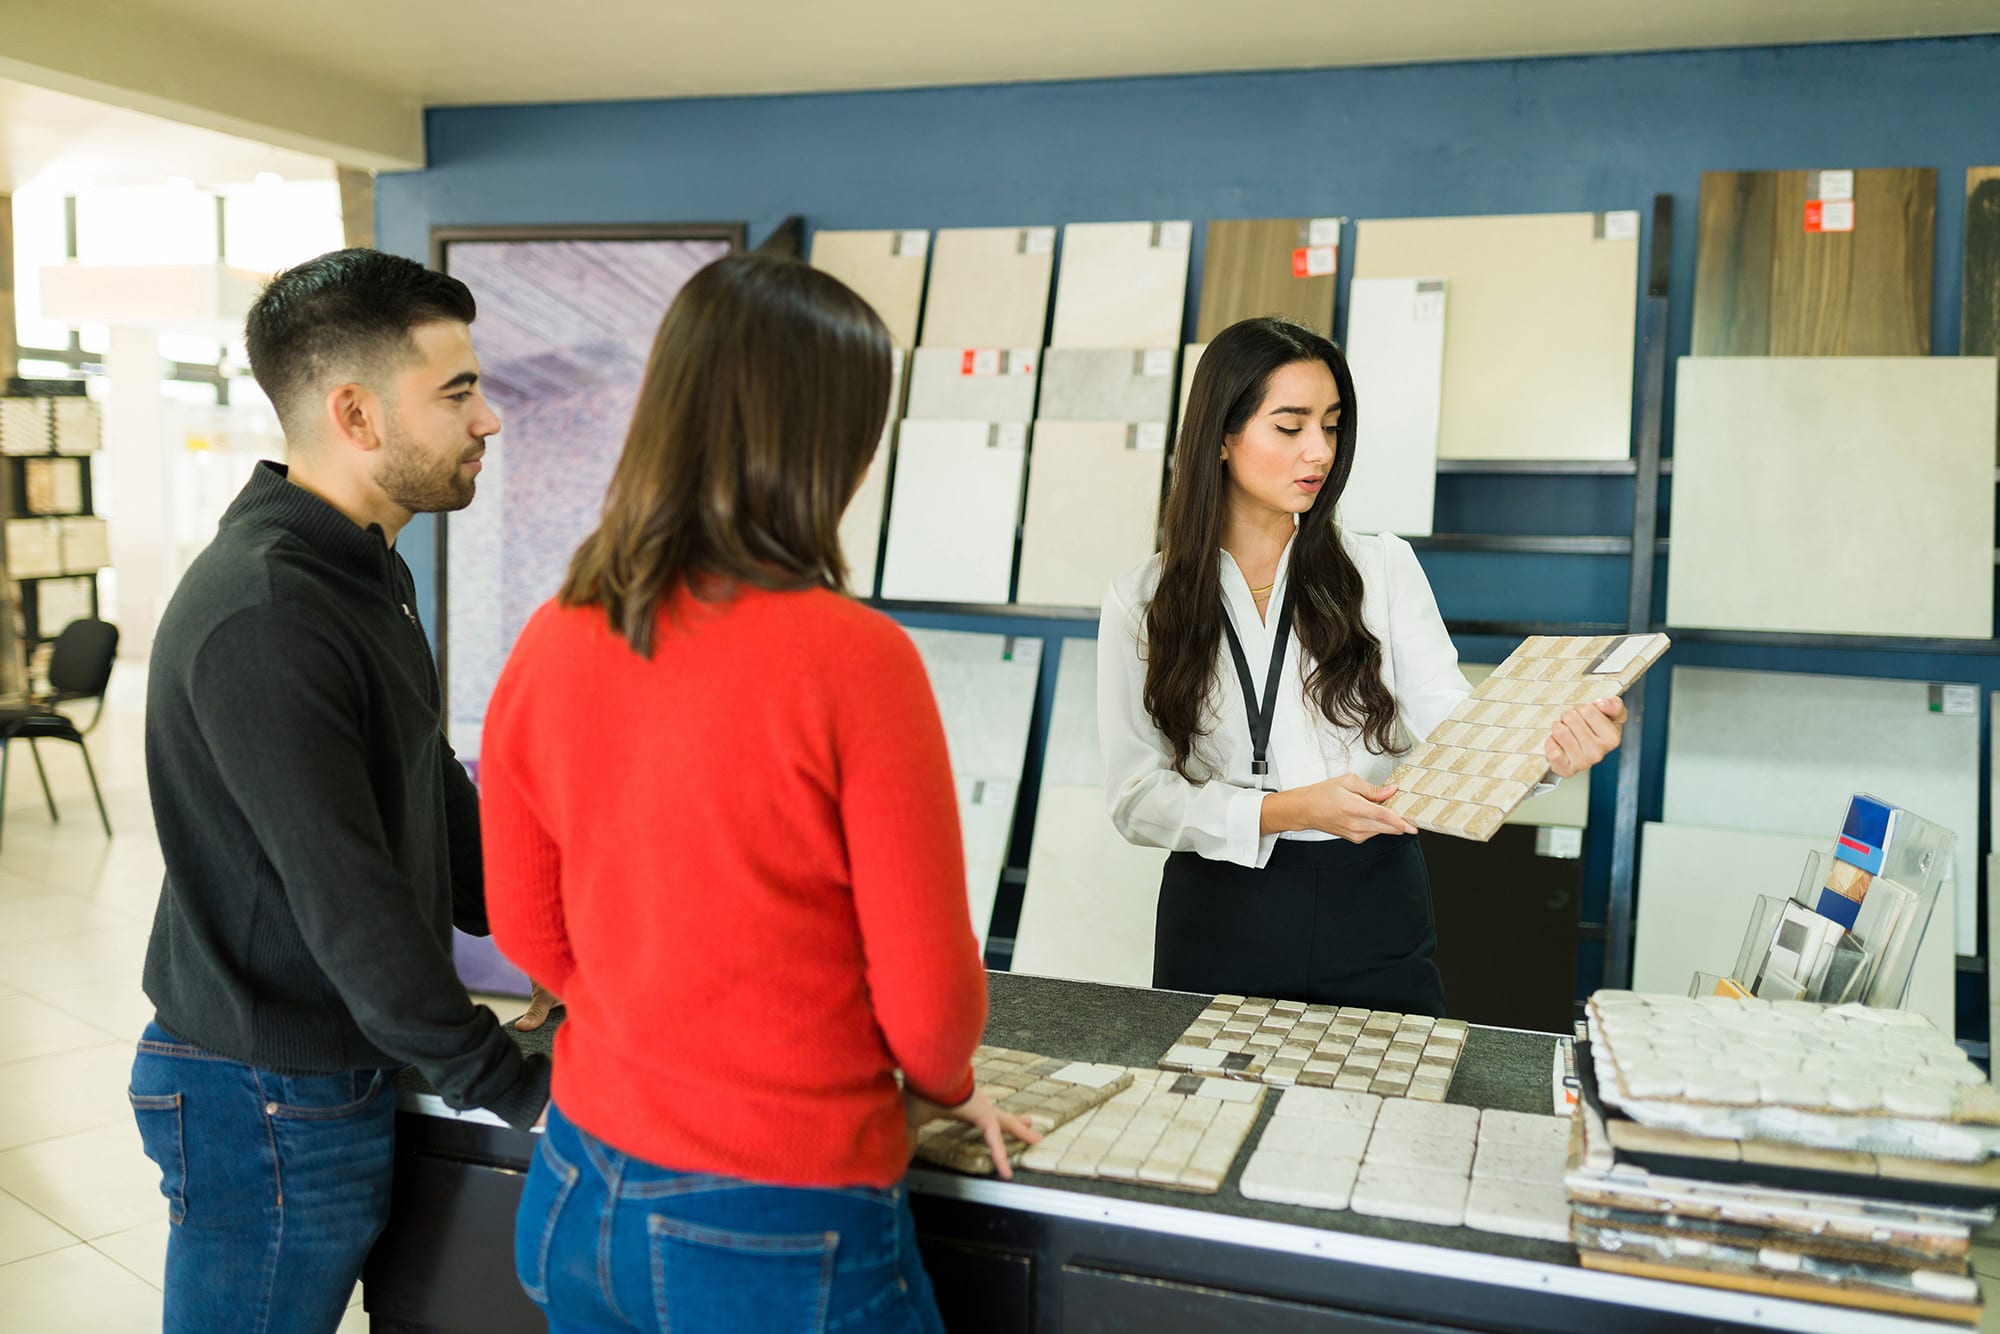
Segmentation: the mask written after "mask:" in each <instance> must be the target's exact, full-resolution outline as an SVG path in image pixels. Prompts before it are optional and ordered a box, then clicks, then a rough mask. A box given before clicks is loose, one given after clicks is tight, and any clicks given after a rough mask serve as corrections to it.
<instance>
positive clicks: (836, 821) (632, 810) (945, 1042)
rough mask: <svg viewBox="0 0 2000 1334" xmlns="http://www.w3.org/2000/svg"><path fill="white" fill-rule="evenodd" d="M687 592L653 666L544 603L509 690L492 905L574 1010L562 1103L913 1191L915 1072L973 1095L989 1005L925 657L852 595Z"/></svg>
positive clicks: (813, 1177)
mask: <svg viewBox="0 0 2000 1334" xmlns="http://www.w3.org/2000/svg"><path fill="white" fill-rule="evenodd" d="M670 611H671V613H672V614H669V612H666V611H663V613H662V619H661V621H660V632H659V638H658V641H657V647H656V649H655V652H654V655H653V658H652V660H651V661H648V660H646V659H644V658H642V657H640V656H639V655H638V654H636V653H634V652H632V650H631V649H630V648H629V647H628V646H627V645H626V643H625V641H624V640H623V639H621V638H619V637H618V636H617V635H615V634H613V633H612V631H611V630H610V628H609V627H608V625H607V623H606V620H605V617H604V615H603V613H602V612H601V611H599V610H597V609H595V608H574V607H559V606H557V605H556V604H554V603H549V604H547V605H545V606H543V607H542V608H541V610H540V611H538V612H536V613H535V616H534V617H533V619H532V620H530V621H529V622H528V625H527V628H526V629H525V630H523V631H522V633H521V638H520V642H519V643H517V644H516V645H515V647H514V652H513V656H512V657H510V658H509V659H508V661H507V665H506V669H505V670H504V671H503V672H502V673H501V675H500V680H499V683H498V685H497V686H496V687H495V689H494V692H493V698H492V700H491V702H490V704H489V706H488V710H487V715H486V735H485V742H484V746H483V748H482V750H481V753H480V785H481V789H482V798H483V800H482V824H483V827H484V842H485V852H486V897H487V905H488V911H489V914H490V917H491V920H492V925H493V936H494V939H495V940H496V941H497V942H498V944H499V946H500V948H501V950H502V951H503V952H504V953H505V954H506V955H507V957H508V958H510V959H512V960H513V961H514V962H515V963H517V964H519V965H520V966H521V967H522V968H524V969H526V970H527V971H528V973H529V974H530V975H531V976H533V977H534V978H535V979H536V980H538V981H540V982H541V983H543V984H544V985H545V986H547V987H548V988H549V989H550V990H552V991H554V992H555V993H556V994H557V995H558V996H560V997H562V999H563V1001H564V1002H565V1003H566V1004H567V1005H568V1007H569V1013H568V1018H567V1020H566V1022H564V1024H563V1026H562V1028H561V1030H560V1031H559V1032H558V1033H557V1035H556V1048H555V1051H556V1069H555V1085H554V1096H555V1099H556V1101H557V1102H558V1103H560V1104H561V1105H562V1109H563V1112H564V1114H565V1115H567V1116H569V1117H570V1118H571V1119H572V1120H574V1121H575V1122H576V1123H577V1124H578V1125H580V1126H582V1127H583V1128H584V1129H586V1130H588V1131H590V1132H591V1133H592V1134H594V1135H596V1136H597V1137H598V1138H600V1139H602V1140H604V1141H606V1142H607V1143H609V1144H611V1145H612V1146H614V1147H616V1148H618V1149H621V1150H623V1151H625V1152H627V1153H630V1154H632V1155H634V1156H635V1157H638V1158H642V1159H644V1160H646V1161H648V1162H652V1163H656V1164H659V1165H660V1166H663V1167H669V1168H676V1169H680V1170H683V1171H700V1172H714V1173H719V1174H723V1175H727V1176H732V1177H739V1178H744V1179H748V1180H753V1181H761V1182H769V1183H773V1184H779V1185H797V1186H835V1185H872V1186H887V1185H890V1184H892V1183H894V1182H895V1181H897V1180H898V1179H899V1178H901V1176H902V1175H903V1171H904V1168H905V1166H906V1164H907V1162H908V1158H909V1146H908V1135H907V1132H906V1130H905V1128H904V1123H903V1114H902V1102H901V1098H900V1096H899V1095H898V1093H897V1089H896V1082H895V1079H894V1077H893V1076H894V1072H895V1071H896V1070H898V1069H900V1070H902V1071H903V1072H904V1075H905V1077H906V1078H907V1080H908V1081H909V1084H910V1086H911V1087H912V1088H914V1089H916V1090H918V1091H919V1092H922V1093H924V1094H925V1095H926V1096H929V1097H931V1098H933V1099H934V1100H936V1101H939V1102H944V1103H957V1102H961V1101H963V1100H964V1099H965V1098H967V1097H969V1096H971V1093H972V1070H971V1065H970V1060H971V1056H972V1049H973V1047H974V1045H975V1044H976V1043H977V1042H978V1041H979V1035H980V1031H981V1029H982V1027H983V1026H984V1024H985V1022H986V976H985V973H984V972H983V971H982V969H981V967H980V960H979V953H978V946H977V944H976V942H975V941H974V938H973V934H972V923H971V914H970V912H969V910H968V908H967V906H966V897H965V866H964V854H963V852H962V851H961V844H960V840H959V830H958V810H957V805H956V802H955V798H954V796H953V786H952V776H951V766H950V762H949V760H948V758H947V756H946V753H945V741H944V729H943V726H942V724H941V723H940V722H939V720H938V712H937V704H936V702H935V701H934V699H933V698H932V696H931V690H930V685H929V682H928V680H927V679H926V677H925V675H924V668H923V664H922V662H921V661H920V660H919V659H918V657H917V652H916V648H915V646H914V645H912V644H911V643H910V640H909V636H907V635H905V634H904V633H903V631H902V630H901V629H900V628H899V627H898V626H897V625H896V624H895V623H894V622H893V621H891V620H889V619H888V618H887V617H885V616H883V615H881V614H880V613H878V612H874V611H870V610H868V609H867V608H864V607H862V606H860V605H858V604H856V603H854V602H852V601H850V600H848V599H846V598H844V597H840V596H837V595H835V594H832V593H827V592H819V591H814V592H800V593H766V592H760V591H757V590H753V589H746V590H743V591H741V592H739V593H738V594H737V596H736V597H735V598H734V599H733V600H732V601H729V602H726V603H721V604H709V603H701V602H697V601H695V600H693V599H691V598H689V597H687V596H685V595H683V596H681V597H680V598H678V599H677V600H676V601H675V602H674V605H673V607H672V608H671V609H670ZM676 617H678V619H675V618H676Z"/></svg>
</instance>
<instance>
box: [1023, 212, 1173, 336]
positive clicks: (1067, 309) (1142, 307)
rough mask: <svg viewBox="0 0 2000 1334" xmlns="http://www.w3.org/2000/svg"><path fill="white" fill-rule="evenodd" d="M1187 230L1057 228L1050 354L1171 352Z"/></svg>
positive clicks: (1095, 225)
mask: <svg viewBox="0 0 2000 1334" xmlns="http://www.w3.org/2000/svg"><path fill="white" fill-rule="evenodd" d="M1193 230H1194V228H1193V224H1192V223H1189V222H1185V221H1167V222H1073V223H1071V224H1069V225H1068V226H1067V227H1065V228H1063V250H1062V267H1061V269H1060V271H1059V272H1058V273H1057V274H1056V307H1055V321H1054V326H1053V329H1052V331H1051V333H1050V335H1049V346H1051V347H1173V346H1175V345H1177V344H1178V343H1179V342H1180V341H1181V315H1182V311H1183V309H1184V307H1185V306H1186V304H1187V281H1188V253H1189V247H1190V242H1191V238H1192V235H1193Z"/></svg>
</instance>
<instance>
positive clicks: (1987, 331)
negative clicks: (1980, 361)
mask: <svg viewBox="0 0 2000 1334" xmlns="http://www.w3.org/2000/svg"><path fill="white" fill-rule="evenodd" d="M1963 291H1964V301H1965V304H1964V306H1963V307H1962V308H1961V309H1960V311H1959V319H1958V350H1959V353H1960V355H1962V356H1968V357H1990V356H1994V355H1996V354H2000V167H1968V168H1967V169H1966V172H1965V286H1964V289H1963Z"/></svg>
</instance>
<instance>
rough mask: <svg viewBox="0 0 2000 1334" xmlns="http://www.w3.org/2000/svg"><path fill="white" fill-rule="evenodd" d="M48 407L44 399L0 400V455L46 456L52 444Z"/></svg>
mask: <svg viewBox="0 0 2000 1334" xmlns="http://www.w3.org/2000/svg"><path fill="white" fill-rule="evenodd" d="M85 401H86V402H87V401H88V400H85ZM49 404H50V400H49V399H46V398H0V453H7V454H46V453H48V452H49V450H50V448H51V447H52V446H53V445H54V444H55V417H54V414H53V412H52V410H51V408H50V406H49Z"/></svg>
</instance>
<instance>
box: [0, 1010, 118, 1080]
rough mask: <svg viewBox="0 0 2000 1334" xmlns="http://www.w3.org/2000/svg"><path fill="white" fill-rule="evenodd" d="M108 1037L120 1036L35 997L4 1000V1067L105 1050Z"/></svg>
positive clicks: (0, 1054)
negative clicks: (87, 1050) (81, 1051)
mask: <svg viewBox="0 0 2000 1334" xmlns="http://www.w3.org/2000/svg"><path fill="white" fill-rule="evenodd" d="M107 1036H116V1035H115V1034H110V1035H107V1034H106V1033H104V1032H103V1031H102V1030H101V1029H99V1028H97V1027H96V1026H94V1025H92V1024H90V1023H87V1022H85V1021H84V1020H82V1019H80V1018H78V1017H76V1016H73V1015H69V1014H66V1013H64V1012H63V1011H62V1010H60V1009H58V1008H56V1007H55V1006H53V1005H50V1004H49V1003H48V1002H47V1001H42V1000H37V999H36V998H34V997H33V996H21V995H15V996H8V997H4V998H0V1065H4V1064H6V1063H7V1062H9V1061H25V1060H31V1059H33V1058H34V1057H37V1056H54V1055H57V1054H59V1053H61V1052H66V1051H77V1050H79V1049H80V1048H83V1047H96V1046H101V1045H103V1042H104V1039H105V1038H106V1037H107ZM133 1036H134V1037H135V1038H136V1037H137V1036H138V1034H137V1031H136V1030H135V1031H134V1033H133Z"/></svg>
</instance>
